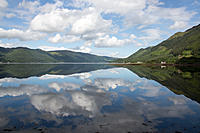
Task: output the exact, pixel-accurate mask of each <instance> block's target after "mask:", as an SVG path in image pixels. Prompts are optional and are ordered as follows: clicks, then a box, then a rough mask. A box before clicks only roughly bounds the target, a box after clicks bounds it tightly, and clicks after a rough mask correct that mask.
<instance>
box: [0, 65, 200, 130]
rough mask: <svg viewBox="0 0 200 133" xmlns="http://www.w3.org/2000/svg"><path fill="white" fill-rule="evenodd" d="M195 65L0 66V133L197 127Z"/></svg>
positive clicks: (199, 94)
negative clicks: (182, 66)
mask: <svg viewBox="0 0 200 133" xmlns="http://www.w3.org/2000/svg"><path fill="white" fill-rule="evenodd" d="M199 103H200V71H199V68H191V67H190V68H174V67H162V68H161V67H144V66H126V67H114V66H106V65H78V64H74V65H0V132H7V131H12V132H48V133H49V132H57V133H58V132H67V133H70V132H75V133H76V132H77V133H82V132H83V133H87V132H89V133H97V132H99V133H130V132H136V133H140V132H170V133H171V132H172V133H173V132H188V133H193V132H194V133H196V132H197V133H198V132H200V104H199Z"/></svg>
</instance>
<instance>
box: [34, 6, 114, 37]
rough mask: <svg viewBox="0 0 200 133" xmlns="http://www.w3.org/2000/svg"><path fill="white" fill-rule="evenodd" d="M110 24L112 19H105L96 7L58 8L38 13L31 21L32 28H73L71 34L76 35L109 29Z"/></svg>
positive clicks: (54, 29) (49, 29) (45, 29)
mask: <svg viewBox="0 0 200 133" xmlns="http://www.w3.org/2000/svg"><path fill="white" fill-rule="evenodd" d="M46 20H49V21H46ZM110 26H112V21H110V20H104V19H103V18H102V17H101V15H100V14H99V12H98V11H97V10H96V9H95V8H87V9H84V10H75V9H74V10H68V9H56V10H53V11H51V12H49V13H45V14H39V15H37V16H36V17H35V18H34V19H33V20H32V21H31V23H30V28H31V29H32V30H35V31H42V32H64V31H65V30H66V29H68V28H71V29H70V34H76V35H82V34H87V33H90V32H95V33H96V32H100V31H101V32H103V31H107V30H109V28H110Z"/></svg>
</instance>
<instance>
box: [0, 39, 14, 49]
mask: <svg viewBox="0 0 200 133" xmlns="http://www.w3.org/2000/svg"><path fill="white" fill-rule="evenodd" d="M0 47H4V48H14V47H16V45H15V44H12V43H2V41H1V40H0Z"/></svg>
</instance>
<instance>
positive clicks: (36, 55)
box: [0, 47, 115, 63]
mask: <svg viewBox="0 0 200 133" xmlns="http://www.w3.org/2000/svg"><path fill="white" fill-rule="evenodd" d="M114 59H115V58H112V57H106V56H97V55H92V54H87V53H80V52H72V51H68V50H63V51H48V52H47V51H43V50H40V49H29V48H24V47H19V48H2V47H0V62H17V63H31V62H32V63H33V62H34V63H36V62H37V63H38V62H40V63H50V62H108V61H112V60H114Z"/></svg>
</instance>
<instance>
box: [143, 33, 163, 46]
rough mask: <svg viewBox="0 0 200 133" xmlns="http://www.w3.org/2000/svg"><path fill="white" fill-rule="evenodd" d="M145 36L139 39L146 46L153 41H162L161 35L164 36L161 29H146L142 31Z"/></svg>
mask: <svg viewBox="0 0 200 133" xmlns="http://www.w3.org/2000/svg"><path fill="white" fill-rule="evenodd" d="M142 32H143V33H144V34H145V35H144V36H141V37H139V39H141V40H143V41H144V42H145V44H148V43H150V42H152V41H157V40H161V39H162V38H161V35H162V34H163V33H162V31H161V30H159V29H145V30H143V31H142Z"/></svg>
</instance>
